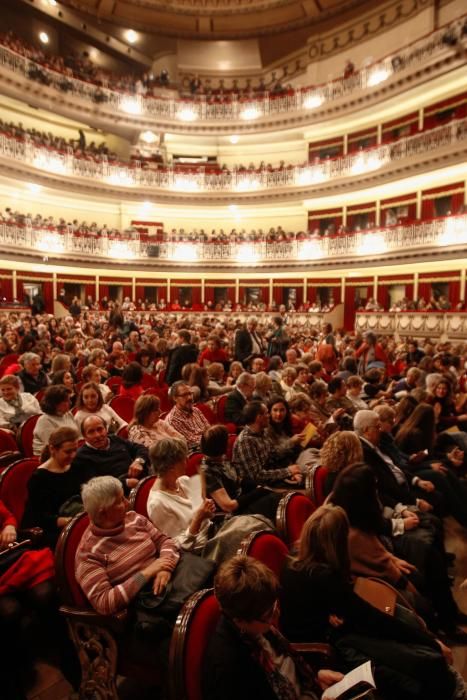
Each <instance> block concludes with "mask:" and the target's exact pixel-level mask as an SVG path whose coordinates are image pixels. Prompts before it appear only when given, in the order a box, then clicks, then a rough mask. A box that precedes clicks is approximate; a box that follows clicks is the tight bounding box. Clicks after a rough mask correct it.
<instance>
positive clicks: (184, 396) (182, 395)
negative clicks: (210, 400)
mask: <svg viewBox="0 0 467 700" xmlns="http://www.w3.org/2000/svg"><path fill="white" fill-rule="evenodd" d="M187 396H190V397H192V396H193V394H192V393H191V391H186V392H185V393H184V394H177V396H176V397H175V398H177V399H186V397H187Z"/></svg>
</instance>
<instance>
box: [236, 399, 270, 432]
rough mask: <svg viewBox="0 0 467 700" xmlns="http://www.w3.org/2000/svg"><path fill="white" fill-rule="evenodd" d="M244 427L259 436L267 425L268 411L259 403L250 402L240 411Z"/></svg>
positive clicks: (264, 405)
mask: <svg viewBox="0 0 467 700" xmlns="http://www.w3.org/2000/svg"><path fill="white" fill-rule="evenodd" d="M242 418H243V423H244V425H246V426H248V428H249V429H250V430H251V431H252V432H254V433H258V434H261V433H263V432H264V430H265V429H266V428H267V427H268V425H269V411H268V409H267V406H266V404H264V403H262V402H261V401H250V402H249V403H247V404H246V405H245V406H244V407H243V410H242Z"/></svg>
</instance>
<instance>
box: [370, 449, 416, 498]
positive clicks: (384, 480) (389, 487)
mask: <svg viewBox="0 0 467 700" xmlns="http://www.w3.org/2000/svg"><path fill="white" fill-rule="evenodd" d="M361 443H362V448H363V461H364V462H365V463H366V464H368V466H369V467H371V468H372V469H373V471H374V473H375V475H376V478H377V479H378V492H379V495H380V498H381V501H382V503H383V505H384V506H389V507H390V508H394V507H395V506H396V505H397V504H398V503H404V504H405V505H414V504H415V500H416V499H415V497H414V495H413V494H412V492H411V491H410V487H409V483H408V481H407V478H406V476H405V473H404V472H402V473H403V474H404V482H403V483H402V484H399V483H398V481H397V479H396V477H395V476H394V474H393V472H392V471H391V469H390V467H389V466H388V465H387V464H386V462H385V461H384V459H383V458H382V457H380V456H379V454H378V453H377V452H376V450H375V449H374V448H373V447H371V446H370V445H369V444H368V443H367V442H364V441H363V440H362V441H361ZM396 466H398V465H396Z"/></svg>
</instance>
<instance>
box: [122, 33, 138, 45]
mask: <svg viewBox="0 0 467 700" xmlns="http://www.w3.org/2000/svg"><path fill="white" fill-rule="evenodd" d="M125 39H126V40H127V41H128V43H129V44H136V42H137V41H138V35H137V33H136V32H135V31H133V29H127V30H126V32H125Z"/></svg>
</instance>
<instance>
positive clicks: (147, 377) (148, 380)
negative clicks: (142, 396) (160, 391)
mask: <svg viewBox="0 0 467 700" xmlns="http://www.w3.org/2000/svg"><path fill="white" fill-rule="evenodd" d="M141 384H142V386H143V387H144V388H145V389H149V387H151V386H158V384H157V379H156V378H155V377H153V376H152V374H147V373H146V372H145V373H144V374H143V378H142V380H141Z"/></svg>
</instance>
